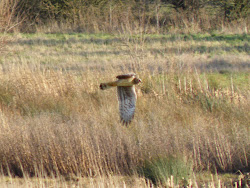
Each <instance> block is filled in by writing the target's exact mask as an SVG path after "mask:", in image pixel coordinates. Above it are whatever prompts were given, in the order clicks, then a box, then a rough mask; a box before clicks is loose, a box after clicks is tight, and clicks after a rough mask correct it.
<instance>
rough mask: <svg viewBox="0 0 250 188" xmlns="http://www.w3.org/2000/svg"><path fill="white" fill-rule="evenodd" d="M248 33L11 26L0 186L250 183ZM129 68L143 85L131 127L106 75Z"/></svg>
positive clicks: (1, 109) (4, 62)
mask: <svg viewBox="0 0 250 188" xmlns="http://www.w3.org/2000/svg"><path fill="white" fill-rule="evenodd" d="M249 39H250V38H249V35H248V34H239V35H237V34H231V35H230V34H228V35H227V34H194V35H192V34H176V35H172V34H171V35H140V34H139V35H129V34H126V33H123V34H120V35H106V34H74V33H73V34H39V33H37V34H13V35H8V43H7V44H6V45H5V46H4V49H3V50H2V53H1V57H0V169H1V174H2V176H0V185H1V186H4V187H11V186H23V187H28V186H31V187H33V186H34V187H38V186H40V187H47V186H57V187H70V186H72V185H74V186H79V187H84V186H85V187H123V186H124V187H150V186H153V185H155V186H163V187H164V186H166V187H173V185H175V186H186V187H187V186H189V187H191V186H193V187H201V186H209V187H225V186H227V187H228V186H241V185H242V186H244V185H245V186H246V185H247V183H248V182H249V178H248V177H247V175H245V173H246V172H247V171H248V168H249V167H248V164H249V152H250V151H249V125H250V114H249V105H250V103H249V100H250V98H249V96H250V95H249V70H250V62H249V52H250V47H249ZM128 72H135V73H136V74H137V75H138V76H139V77H140V78H141V79H142V83H141V84H140V85H139V86H138V87H137V96H138V100H137V107H136V113H135V118H134V120H133V121H132V123H131V125H129V126H128V127H126V126H123V125H122V124H121V123H120V121H119V114H118V104H117V103H118V102H117V99H116V98H117V97H116V90H115V89H110V90H107V91H101V90H100V89H99V84H100V83H101V82H104V81H110V80H113V79H115V77H116V75H118V74H123V73H128ZM221 173H222V174H225V173H229V174H227V178H226V177H225V176H223V175H221ZM204 174H205V175H204ZM239 174H240V176H239ZM6 176H8V177H6ZM14 177H22V179H19V178H14ZM239 177H240V178H239ZM238 178H239V179H238ZM247 178H248V180H247ZM236 180H237V182H236V184H235V181H236ZM237 183H238V184H237Z"/></svg>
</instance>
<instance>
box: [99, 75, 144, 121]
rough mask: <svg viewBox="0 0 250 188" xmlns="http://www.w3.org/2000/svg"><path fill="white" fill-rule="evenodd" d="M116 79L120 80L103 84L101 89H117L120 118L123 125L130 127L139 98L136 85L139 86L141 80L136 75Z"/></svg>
mask: <svg viewBox="0 0 250 188" xmlns="http://www.w3.org/2000/svg"><path fill="white" fill-rule="evenodd" d="M116 78H117V79H118V80H116V81H114V82H107V83H101V84H100V89H102V90H105V89H109V88H111V87H117V94H118V103H119V112H120V118H121V121H122V123H124V124H126V125H128V124H129V123H130V122H131V120H132V119H133V117H134V113H135V106H136V98H137V96H136V92H135V85H137V84H139V83H140V82H141V80H140V79H139V78H137V77H136V74H134V73H130V74H123V75H118V76H117V77H116Z"/></svg>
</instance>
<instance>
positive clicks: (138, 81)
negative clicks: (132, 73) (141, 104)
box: [133, 78, 141, 84]
mask: <svg viewBox="0 0 250 188" xmlns="http://www.w3.org/2000/svg"><path fill="white" fill-rule="evenodd" d="M140 82H141V79H139V78H134V80H133V83H134V84H139V83H140Z"/></svg>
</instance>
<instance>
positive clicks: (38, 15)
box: [0, 0, 250, 33]
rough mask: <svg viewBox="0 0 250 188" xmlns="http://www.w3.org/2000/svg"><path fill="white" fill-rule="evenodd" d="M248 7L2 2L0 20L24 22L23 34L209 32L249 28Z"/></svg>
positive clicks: (220, 2)
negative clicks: (59, 30) (56, 30)
mask: <svg viewBox="0 0 250 188" xmlns="http://www.w3.org/2000/svg"><path fill="white" fill-rule="evenodd" d="M249 4H250V3H249V0H41V1H40V0H3V1H2V2H1V3H0V6H1V7H4V9H2V12H1V13H0V16H1V17H5V16H6V15H7V14H9V13H12V14H13V17H14V18H15V20H19V21H21V20H22V24H20V26H19V27H18V29H19V30H20V31H24V32H27V31H28V32H31V31H36V28H37V26H39V25H48V24H49V23H50V25H53V24H52V23H57V24H58V25H61V24H64V26H65V25H67V28H68V29H70V30H71V31H74V32H79V31H85V32H86V31H87V32H98V31H100V30H101V31H104V32H117V31H121V30H124V29H130V30H131V29H134V30H138V28H140V30H142V31H144V32H157V33H159V32H168V31H171V30H173V29H180V30H183V29H184V30H185V29H188V28H190V27H193V29H195V30H197V29H198V31H199V30H200V31H204V30H205V31H209V30H215V29H218V28H220V27H221V26H222V25H225V24H229V23H232V22H235V21H236V22H237V21H241V22H242V21H244V22H245V23H246V24H248V22H249V21H248V20H249V18H248V17H249ZM6 7H8V8H6ZM3 10H4V11H3ZM35 26H36V27H35Z"/></svg>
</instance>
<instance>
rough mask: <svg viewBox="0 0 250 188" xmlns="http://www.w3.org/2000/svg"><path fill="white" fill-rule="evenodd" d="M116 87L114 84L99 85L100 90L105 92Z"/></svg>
mask: <svg viewBox="0 0 250 188" xmlns="http://www.w3.org/2000/svg"><path fill="white" fill-rule="evenodd" d="M115 86H117V83H116V82H108V83H101V84H100V89H102V90H105V89H109V88H112V87H115Z"/></svg>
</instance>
